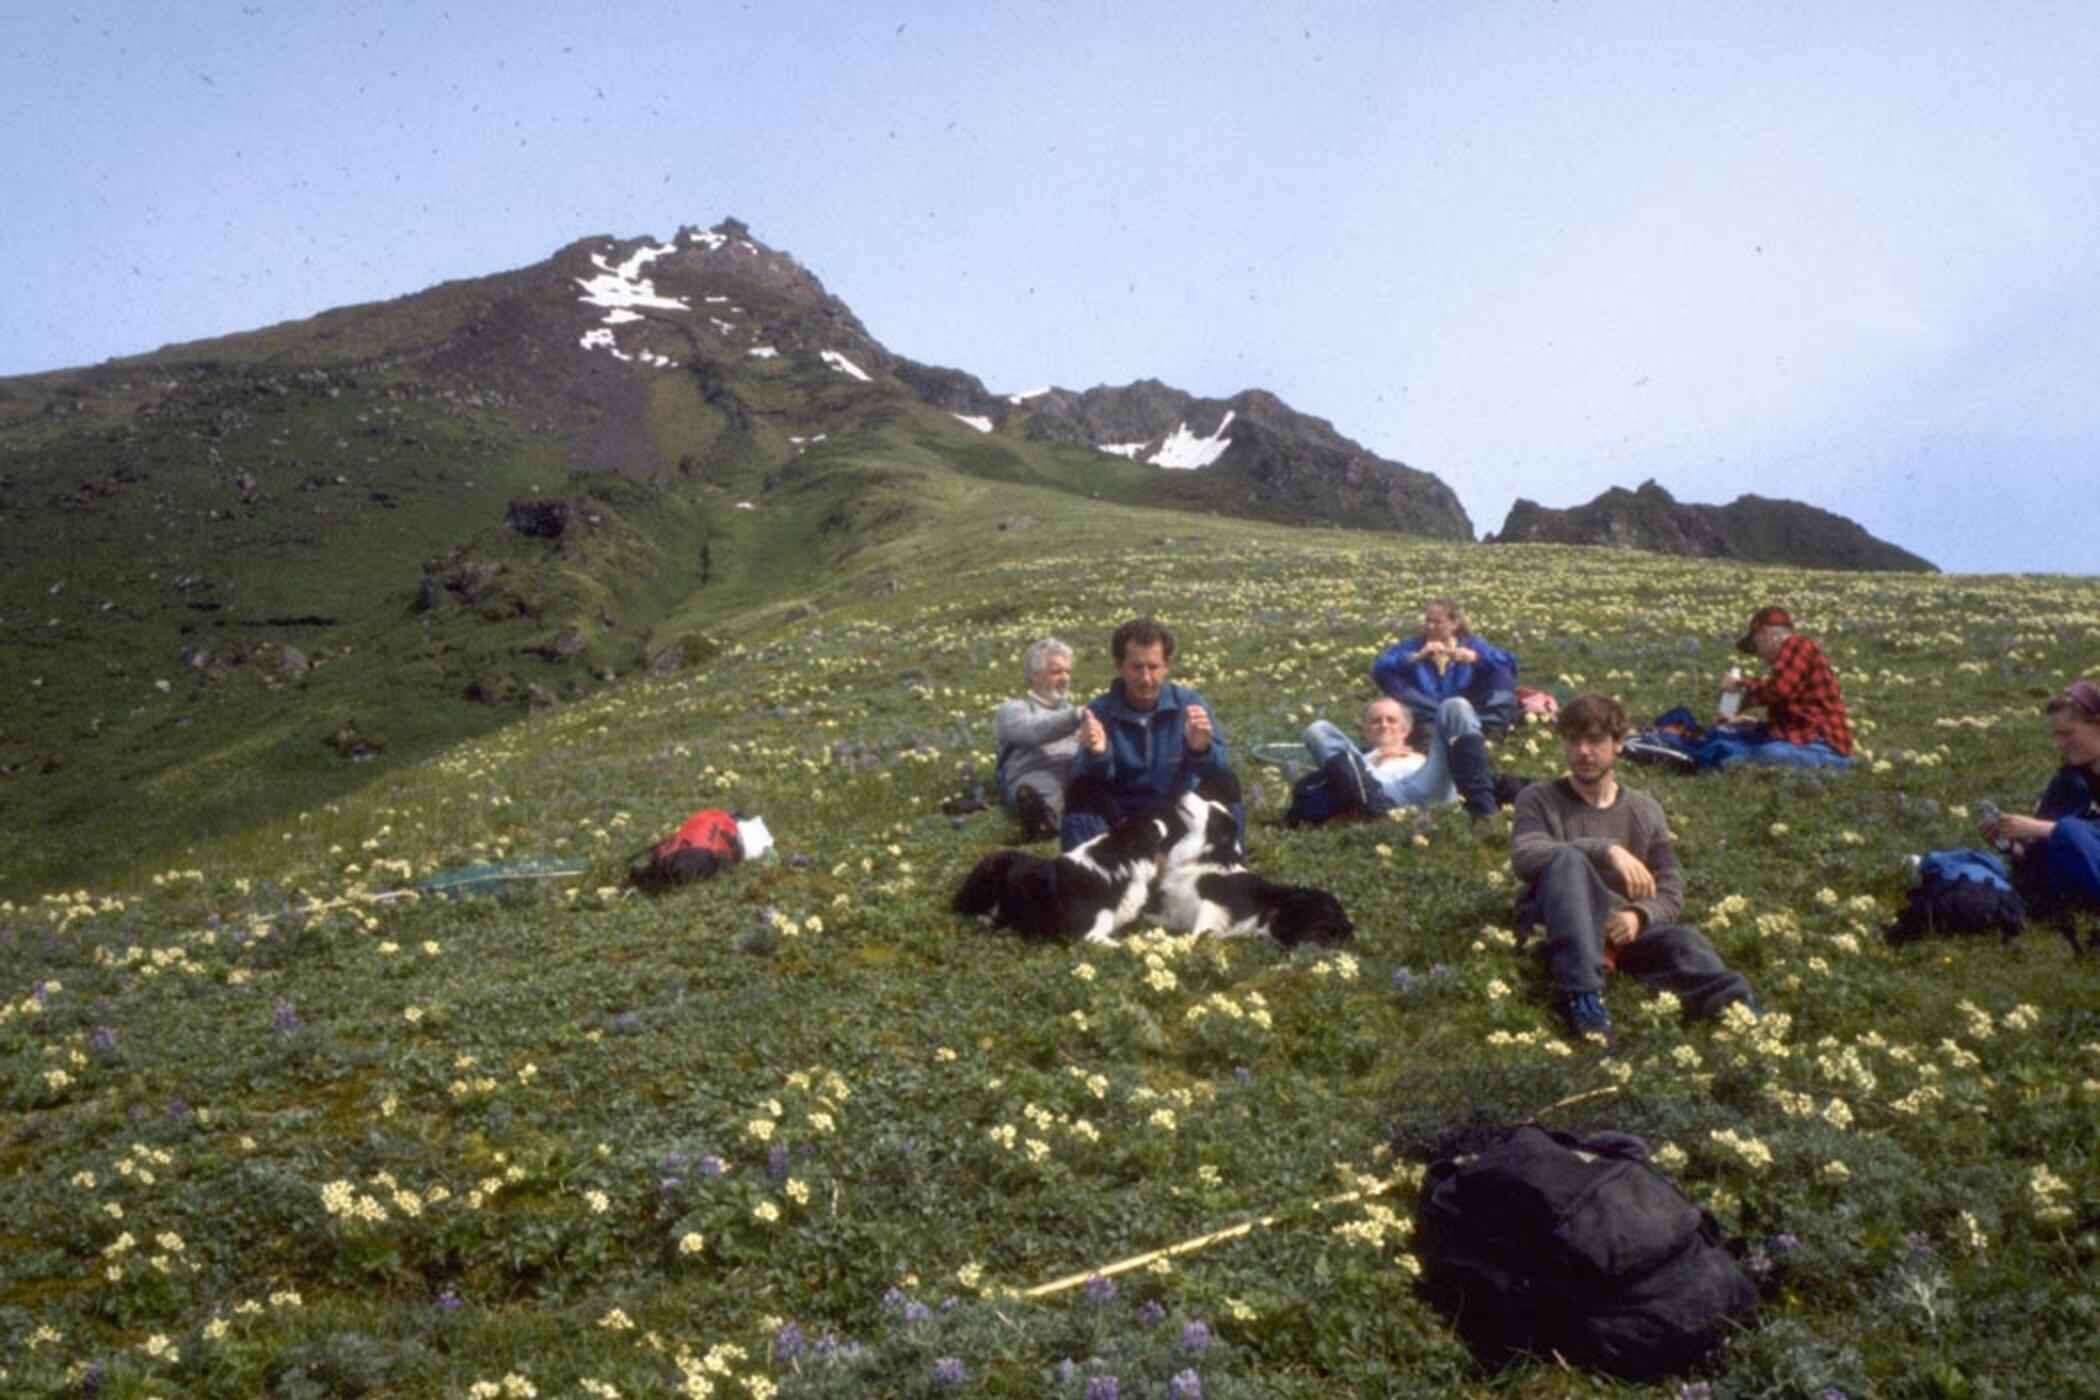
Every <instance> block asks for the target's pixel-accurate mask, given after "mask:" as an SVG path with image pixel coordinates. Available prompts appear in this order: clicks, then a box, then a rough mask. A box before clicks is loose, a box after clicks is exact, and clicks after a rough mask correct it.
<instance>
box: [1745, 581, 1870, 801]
mask: <svg viewBox="0 0 2100 1400" xmlns="http://www.w3.org/2000/svg"><path fill="white" fill-rule="evenodd" d="M1735 649H1736V650H1737V651H1739V652H1742V653H1743V654H1744V655H1745V656H1753V655H1754V656H1756V657H1757V658H1758V659H1759V660H1760V661H1762V662H1764V663H1765V668H1766V670H1765V674H1764V675H1763V676H1761V677H1759V678H1758V679H1756V680H1742V679H1737V678H1734V677H1731V678H1729V679H1728V680H1725V681H1723V682H1722V683H1721V689H1722V691H1723V692H1724V693H1727V692H1732V693H1735V694H1738V695H1740V696H1741V697H1742V702H1741V703H1742V707H1743V708H1744V709H1762V710H1764V712H1765V720H1764V723H1763V724H1753V723H1751V722H1749V721H1748V720H1746V719H1743V718H1741V717H1740V716H1739V717H1737V718H1734V719H1727V718H1723V719H1721V720H1720V721H1719V723H1718V724H1717V726H1716V730H1717V732H1720V733H1725V734H1731V735H1733V736H1735V737H1736V738H1737V739H1738V740H1739V741H1740V742H1738V743H1737V744H1736V745H1734V747H1733V752H1732V753H1731V754H1730V756H1729V757H1727V758H1725V759H1723V760H1722V766H1724V767H1727V766H1732V765H1733V764H1735V763H1755V764H1766V765H1773V766H1778V767H1785V768H1849V767H1851V766H1852V722H1851V720H1850V718H1849V717H1848V716H1847V715H1846V713H1845V697H1844V696H1843V694H1841V693H1840V692H1839V690H1838V680H1837V672H1835V671H1834V670H1832V669H1831V666H1830V661H1829V658H1827V657H1825V656H1824V655H1823V648H1822V647H1820V646H1818V645H1817V644H1816V642H1815V639H1814V638H1812V637H1806V636H1803V635H1802V634H1801V633H1799V632H1796V631H1795V630H1794V616H1793V614H1792V613H1790V612H1788V611H1787V610H1786V609H1785V608H1780V607H1768V608H1759V609H1758V610H1757V611H1756V612H1755V613H1754V614H1752V615H1751V618H1750V629H1749V631H1747V632H1745V633H1744V634H1743V637H1742V639H1741V640H1740V641H1738V642H1737V643H1736V644H1735Z"/></svg>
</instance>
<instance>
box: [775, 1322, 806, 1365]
mask: <svg viewBox="0 0 2100 1400" xmlns="http://www.w3.org/2000/svg"><path fill="white" fill-rule="evenodd" d="M802 1348H803V1342H802V1329H801V1328H800V1327H797V1326H796V1325H795V1324H794V1323H793V1322H792V1321H790V1322H783V1323H781V1324H780V1326H779V1328H778V1329H777V1330H776V1331H775V1332H774V1333H773V1359H774V1360H775V1361H793V1360H794V1359H795V1358H796V1357H798V1356H800V1355H801V1354H802Z"/></svg>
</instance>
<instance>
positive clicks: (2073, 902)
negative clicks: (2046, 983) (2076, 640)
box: [1979, 680, 2100, 913]
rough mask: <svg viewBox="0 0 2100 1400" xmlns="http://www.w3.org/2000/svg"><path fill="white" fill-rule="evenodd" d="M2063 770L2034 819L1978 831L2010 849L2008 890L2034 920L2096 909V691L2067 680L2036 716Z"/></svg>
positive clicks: (2099, 725)
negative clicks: (2032, 911) (2043, 721)
mask: <svg viewBox="0 0 2100 1400" xmlns="http://www.w3.org/2000/svg"><path fill="white" fill-rule="evenodd" d="M2043 713H2044V714H2046V715H2047V716H2048V717H2049V739H2050V742H2051V743H2053V744H2055V745H2056V751H2057V753H2058V754H2060V755H2061V756H2062V758H2063V766H2062V767H2061V768H2058V769H2057V770H2056V776H2055V777H2053V778H2051V779H2050V780H2049V786H2048V787H2046V788H2044V789H2043V790H2042V797H2041V801H2040V802H2038V803H2036V804H2035V809H2034V815H2033V816H2031V817H2023V816H2019V815H2017V814H2013V813H2007V814H2005V815H2003V816H2000V817H1997V818H1996V819H1995V820H1992V819H1986V820H1984V821H1983V822H1981V823H1979V825H1980V826H1981V827H1982V830H1983V834H1984V835H1985V836H1986V837H1988V838H1989V839H1990V840H1991V841H1992V842H1994V843H1995V842H1998V841H2004V842H2008V843H2010V845H2011V848H2012V853H2013V858H2014V861H2015V863H2016V865H2015V871H2016V874H2015V879H2014V884H2015V885H2016V886H2017V887H2018V888H2019V890H2020V893H2021V894H2022V896H2023V897H2025V898H2026V899H2027V901H2028V903H2029V904H2030V905H2032V906H2038V907H2037V909H2036V912H2038V913H2041V912H2055V911H2060V910H2066V909H2073V908H2084V909H2100V683H2096V682H2094V681H2090V680H2075V681H2073V682H2071V684H2070V685H2069V686H2067V687H2065V688H2064V690H2063V691H2061V692H2060V693H2059V694H2057V695H2056V696H2055V697H2053V698H2052V699H2051V700H2050V701H2049V703H2048V704H2047V705H2046V706H2045V707H2044V708H2043Z"/></svg>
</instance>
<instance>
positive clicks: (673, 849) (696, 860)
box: [627, 807, 744, 894]
mask: <svg viewBox="0 0 2100 1400" xmlns="http://www.w3.org/2000/svg"><path fill="white" fill-rule="evenodd" d="M743 858H744V845H743V841H742V840H741V839H740V838H739V837H738V835H737V829H736V818H735V817H733V816H731V815H730V814H729V813H728V812H726V811H724V810H723V809H722V808H720V807H708V808H705V809H703V810H701V811H698V812H695V813H693V815H691V816H690V817H687V818H686V819H685V824H684V825H682V826H680V827H679V828H678V830H676V831H674V832H672V833H671V834H670V835H669V836H666V837H665V838H664V839H663V840H661V841H659V842H657V843H656V844H655V845H654V846H651V847H650V848H649V850H648V852H647V853H646V854H645V855H643V856H641V857H638V858H637V859H636V860H635V862H634V863H633V864H632V865H631V866H629V867H628V870H627V882H628V883H629V884H631V885H633V886H634V887H635V888H637V889H639V890H643V891H645V892H647V893H649V894H658V893H661V892H662V891H664V890H667V889H671V888H672V887H674V886H677V885H683V884H687V883H689V882H691V881H693V880H705V879H707V878H708V877H709V876H711V875H713V874H714V873H715V872H716V871H718V870H720V869H721V868H722V867H723V866H725V865H734V864H736V863H737V862H738V861H740V860H742V859H743Z"/></svg>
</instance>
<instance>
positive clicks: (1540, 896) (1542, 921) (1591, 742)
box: [1509, 695, 1758, 1044]
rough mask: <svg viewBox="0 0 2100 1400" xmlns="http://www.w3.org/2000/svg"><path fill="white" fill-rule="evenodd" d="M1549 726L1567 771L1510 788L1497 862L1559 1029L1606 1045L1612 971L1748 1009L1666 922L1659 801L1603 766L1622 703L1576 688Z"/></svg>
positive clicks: (1617, 733) (1747, 991) (1622, 728)
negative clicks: (1540, 943)
mask: <svg viewBox="0 0 2100 1400" xmlns="http://www.w3.org/2000/svg"><path fill="white" fill-rule="evenodd" d="M1558 728H1559V732H1560V738H1561V745H1562V749H1563V751H1564V754H1565V756H1566V758H1567V763H1568V772H1567V775H1566V776H1565V777H1562V778H1559V779H1557V780H1555V781H1553V782H1550V783H1533V784H1532V785H1531V786H1530V787H1528V788H1526V789H1524V792H1523V794H1522V795H1521V796H1519V797H1518V798H1517V803H1516V817H1515V819H1514V821H1513V823H1512V825H1511V829H1510V847H1509V863H1510V867H1511V868H1512V869H1513V870H1514V871H1515V872H1516V876H1517V879H1518V880H1519V881H1521V882H1522V884H1523V887H1524V892H1523V894H1522V895H1520V896H1519V897H1518V901H1517V927H1518V928H1519V930H1527V929H1530V928H1532V927H1535V926H1538V925H1543V926H1544V928H1545V934H1546V937H1545V944H1544V947H1543V949H1542V950H1541V952H1542V956H1543V957H1544V959H1545V963H1546V977H1547V980H1548V982H1549V983H1551V985H1552V990H1553V996H1554V1000H1555V1003H1556V1007H1557V1009H1558V1010H1559V1012H1560V1014H1561V1017H1562V1019H1563V1020H1564V1021H1565V1022H1566V1024H1567V1027H1568V1030H1569V1031H1570V1032H1571V1033H1572V1034H1574V1035H1576V1036H1586V1035H1592V1034H1594V1035H1601V1036H1603V1037H1604V1039H1605V1042H1606V1043H1607V1044H1609V1043H1610V1040H1611V1016H1610V1014H1609V1013H1608V1012H1607V1011H1606V1010H1605V1007H1604V996H1603V993H1604V976H1605V974H1606V973H1607V972H1609V971H1613V970H1616V971H1619V972H1623V973H1626V974H1627V975H1628V976H1630V977H1632V978H1634V979H1635V980H1636V981H1638V982H1641V983H1643V984H1645V985H1647V986H1650V987H1653V988H1656V989H1658V990H1661V991H1667V992H1671V993H1674V994H1675V995H1676V997H1677V998H1678V1000H1679V1001H1681V1002H1682V1003H1683V1004H1684V1009H1685V1012H1686V1014H1687V1015H1690V1016H1693V1017H1700V1016H1712V1015H1716V1014H1718V1013H1719V1012H1720V1011H1721V1009H1722V1008H1723V1007H1725V1006H1727V1005H1728V1003H1730V1002H1733V1001H1740V1002H1743V1003H1745V1004H1746V1005H1747V1006H1748V1007H1749V1008H1750V1010H1751V1011H1752V1012H1755V1011H1757V1010H1758V1005H1757V996H1756V993H1754V992H1753V991H1752V990H1751V988H1750V983H1749V981H1748V980H1747V979H1746V978H1744V976H1743V975H1742V974H1741V973H1740V972H1734V971H1731V970H1730V969H1729V967H1728V965H1727V964H1726V963H1724V962H1722V960H1721V955H1720V954H1719V953H1717V952H1715V951H1714V947H1713V945H1712V944H1711V943H1708V942H1707V941H1706V939H1705V937H1704V936H1703V935H1702V934H1700V933H1699V931H1698V930H1696V929H1693V928H1689V927H1687V926H1685V925H1683V924H1679V923H1677V922H1675V920H1676V918H1677V916H1678V914H1679V913H1680V912H1681V911H1682V910H1683V908H1684V877H1683V875H1682V873H1681V872H1680V871H1679V869H1678V865H1677V852H1676V848H1675V847H1674V846H1673V845H1672V844H1671V839H1670V829H1669V825H1668V823H1667V822H1666V821H1665V820H1664V818H1663V811H1662V805H1661V804H1660V803H1658V802H1657V801H1656V800H1655V799H1654V798H1653V797H1650V796H1649V795H1648V794H1647V793H1645V792H1641V791H1638V790H1636V789H1634V788H1629V787H1623V786H1621V785H1620V783H1619V780H1618V777H1617V774H1616V772H1615V765H1616V764H1617V762H1618V758H1619V751H1620V749H1621V748H1623V747H1624V745H1625V742H1626V732H1627V724H1626V711H1625V710H1624V709H1623V708H1622V707H1621V706H1620V704H1619V702H1618V701H1616V700H1614V699H1612V698H1611V697H1610V696H1607V695H1584V696H1581V697H1579V698H1577V699H1576V700H1575V701H1574V702H1573V703H1571V704H1569V705H1567V706H1566V707H1564V708H1563V709H1562V710H1561V712H1560V717H1559V720H1558Z"/></svg>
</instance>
